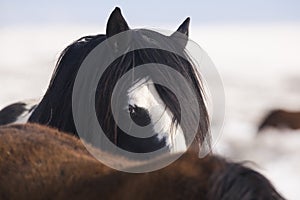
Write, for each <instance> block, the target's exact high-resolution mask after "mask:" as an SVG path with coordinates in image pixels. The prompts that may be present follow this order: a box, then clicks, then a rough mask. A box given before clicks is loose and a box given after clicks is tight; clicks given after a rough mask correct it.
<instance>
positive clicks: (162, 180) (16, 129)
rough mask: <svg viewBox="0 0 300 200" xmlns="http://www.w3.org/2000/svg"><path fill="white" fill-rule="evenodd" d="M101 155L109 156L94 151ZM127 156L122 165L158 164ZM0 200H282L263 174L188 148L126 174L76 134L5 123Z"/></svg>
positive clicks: (1, 135) (0, 150)
mask: <svg viewBox="0 0 300 200" xmlns="http://www.w3.org/2000/svg"><path fill="white" fill-rule="evenodd" d="M95 151H96V152H97V153H98V154H101V155H104V154H109V153H107V152H103V151H101V150H99V149H95ZM174 155H175V154H166V155H160V157H157V158H153V159H151V160H146V161H135V160H128V159H127V158H124V157H120V156H118V155H110V156H108V157H109V158H111V159H118V160H123V162H122V163H123V164H122V165H123V166H122V167H123V168H124V169H125V168H133V167H142V166H143V165H148V164H149V163H152V164H159V163H160V162H161V161H162V160H165V159H168V158H170V157H172V156H174ZM0 177H1V178H0V198H1V199H3V200H5V199H20V200H22V199H58V200H59V199H75V200H81V199H89V200H93V199H108V200H109V199H124V200H126V199H145V200H147V199H203V200H219V199H224V200H226V199H240V200H250V199H251V200H252V199H257V200H264V199H274V200H283V199H284V197H283V196H282V195H281V194H280V193H279V192H278V191H276V189H275V188H274V186H273V185H272V184H271V182H270V181H269V180H268V179H266V178H265V177H264V176H263V175H261V174H260V173H258V172H256V171H254V170H252V169H250V168H249V167H246V166H244V164H242V163H234V162H231V161H228V160H226V159H225V158H222V157H219V156H214V155H207V156H206V157H204V158H202V159H199V158H198V155H197V153H196V152H194V151H191V150H189V151H187V152H186V153H185V154H183V155H182V157H180V158H179V159H178V160H176V161H175V162H173V163H172V164H170V165H169V166H167V167H165V168H163V169H160V170H157V171H154V172H149V173H140V174H135V173H125V172H122V171H117V170H114V169H112V168H109V167H107V166H105V165H103V164H102V163H100V162H99V161H98V160H96V159H95V158H94V157H93V156H91V154H90V153H89V152H88V151H87V150H86V148H85V147H84V146H83V144H82V142H81V140H80V139H78V138H77V137H75V136H74V135H69V134H66V133H62V132H60V131H58V130H57V129H54V128H50V127H47V126H43V125H39V124H31V123H27V124H13V125H6V126H2V127H0Z"/></svg>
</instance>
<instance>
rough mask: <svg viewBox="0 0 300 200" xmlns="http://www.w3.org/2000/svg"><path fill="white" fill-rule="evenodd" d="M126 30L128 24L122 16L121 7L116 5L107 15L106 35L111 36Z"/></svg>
mask: <svg viewBox="0 0 300 200" xmlns="http://www.w3.org/2000/svg"><path fill="white" fill-rule="evenodd" d="M127 30H129V26H128V24H127V22H126V21H125V19H124V17H123V16H122V13H121V9H120V8H119V7H116V8H115V9H114V11H113V12H112V13H111V14H110V16H109V19H108V22H107V25H106V36H107V37H111V36H113V35H116V34H118V33H121V32H123V31H127Z"/></svg>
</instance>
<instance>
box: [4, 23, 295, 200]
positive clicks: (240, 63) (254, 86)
mask: <svg viewBox="0 0 300 200" xmlns="http://www.w3.org/2000/svg"><path fill="white" fill-rule="evenodd" d="M103 31H104V28H101V26H98V25H97V26H88V27H84V26H77V27H76V26H65V27H63V26H60V27H58V26H56V27H54V26H44V27H26V28H24V27H10V28H9V27H7V28H0V44H1V45H0V55H1V57H0V91H1V93H0V108H2V107H4V106H5V105H7V104H9V103H11V102H15V101H18V100H22V99H29V98H33V97H41V96H42V95H43V93H44V91H45V89H46V88H47V85H48V82H49V79H50V77H51V74H52V71H53V68H54V65H55V62H56V60H57V58H58V56H59V53H60V52H61V51H62V50H63V48H64V47H66V45H68V44H69V43H71V42H72V41H74V40H75V39H78V38H79V37H81V36H83V35H88V34H96V33H102V32H103ZM299 36H300V24H260V25H256V24H247V25H232V24H231V25H217V24H215V25H210V26H208V25H204V26H201V27H193V25H192V27H191V38H192V39H193V40H194V41H196V42H197V43H198V44H200V46H201V47H202V48H203V49H205V50H206V51H207V52H208V54H209V56H210V57H211V58H212V60H213V61H214V63H215V65H216V67H217V68H218V70H219V72H220V74H221V76H222V79H223V83H224V89H225V94H226V117H225V121H224V127H223V132H222V137H221V139H220V140H219V141H218V142H217V144H216V145H215V148H214V150H215V152H217V153H219V154H222V155H224V156H226V157H228V158H230V159H232V160H235V161H243V160H250V161H253V162H254V163H256V164H251V163H249V165H250V166H251V167H253V168H255V169H257V170H259V171H260V172H262V173H263V174H264V175H266V176H267V177H268V178H269V179H270V180H271V181H272V182H273V183H274V184H275V186H276V187H277V188H278V190H279V191H280V192H281V193H282V194H283V195H284V196H286V197H287V198H288V199H299V198H300V190H299V189H298V188H299V186H300V131H289V130H281V131H278V130H272V129H270V130H267V131H265V132H264V133H263V134H261V135H257V134H256V132H257V131H256V129H257V126H258V123H259V122H260V120H261V119H262V118H263V116H264V115H265V114H266V113H267V111H269V110H270V109H272V108H278V107H280V108H287V109H291V110H300V55H299V53H300V37H299Z"/></svg>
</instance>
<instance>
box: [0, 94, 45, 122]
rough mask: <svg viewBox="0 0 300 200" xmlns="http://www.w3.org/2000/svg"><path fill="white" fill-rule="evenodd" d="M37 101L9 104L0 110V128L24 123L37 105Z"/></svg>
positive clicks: (30, 100)
mask: <svg viewBox="0 0 300 200" xmlns="http://www.w3.org/2000/svg"><path fill="white" fill-rule="evenodd" d="M39 101H40V100H39V99H29V100H25V101H20V102H16V103H13V104H10V105H8V106H6V107H4V108H3V109H1V110H0V126H1V125H7V124H14V123H26V122H27V121H28V119H29V117H30V116H31V114H32V113H33V111H34V109H35V108H36V107H37V105H38V103H39Z"/></svg>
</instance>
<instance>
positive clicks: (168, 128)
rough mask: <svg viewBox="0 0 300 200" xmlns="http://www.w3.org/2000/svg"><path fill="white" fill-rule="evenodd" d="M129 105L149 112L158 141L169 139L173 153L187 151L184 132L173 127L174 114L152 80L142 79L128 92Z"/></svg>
mask: <svg viewBox="0 0 300 200" xmlns="http://www.w3.org/2000/svg"><path fill="white" fill-rule="evenodd" d="M128 97H129V100H128V104H129V105H136V106H138V107H141V108H144V109H146V110H147V111H148V112H149V115H150V117H151V123H152V125H153V127H154V128H153V129H154V130H153V131H154V132H155V133H158V139H159V140H162V139H163V138H166V139H167V146H168V147H169V149H170V151H171V153H178V152H182V151H186V149H187V146H186V142H185V137H184V134H183V131H182V129H181V127H180V125H178V126H173V127H172V118H173V114H172V112H171V111H170V110H169V109H168V108H166V106H165V104H164V102H163V101H162V99H161V98H160V97H159V94H158V93H157V91H156V89H155V86H154V84H153V82H152V81H151V80H147V79H142V80H139V81H138V82H136V83H135V84H134V85H133V86H132V87H131V88H130V89H129V90H128Z"/></svg>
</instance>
